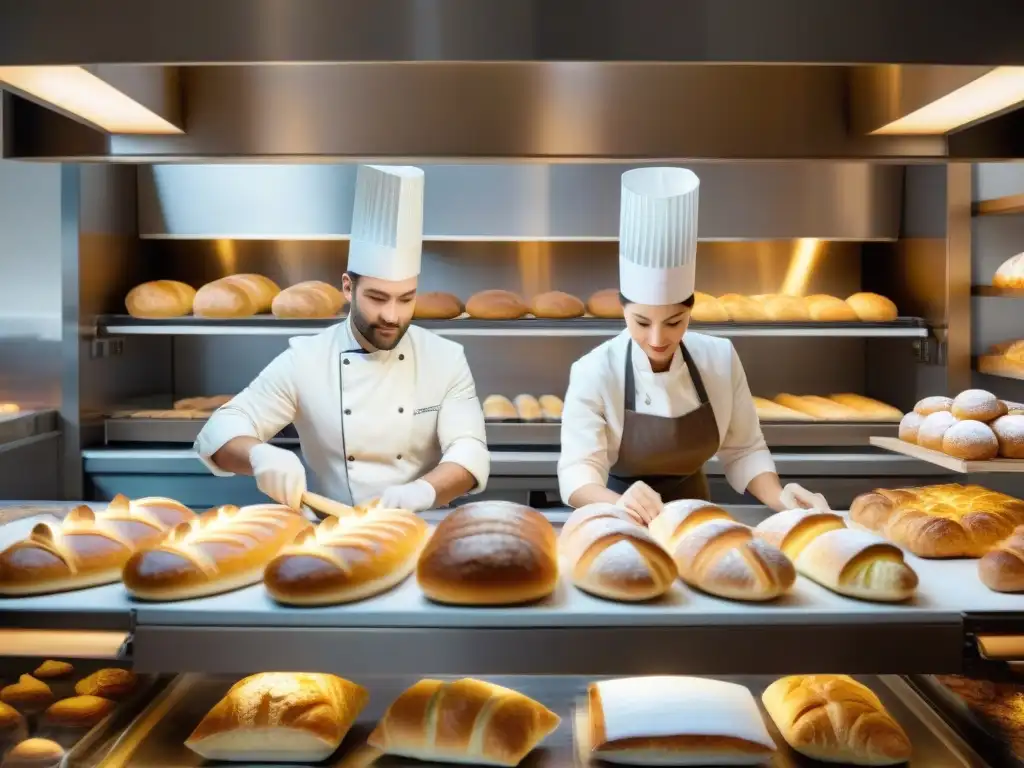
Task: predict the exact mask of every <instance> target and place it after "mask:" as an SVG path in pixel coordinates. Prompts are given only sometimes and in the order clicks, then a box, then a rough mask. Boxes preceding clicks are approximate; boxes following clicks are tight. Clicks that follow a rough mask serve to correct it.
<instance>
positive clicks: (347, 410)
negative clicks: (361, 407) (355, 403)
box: [345, 408, 352, 416]
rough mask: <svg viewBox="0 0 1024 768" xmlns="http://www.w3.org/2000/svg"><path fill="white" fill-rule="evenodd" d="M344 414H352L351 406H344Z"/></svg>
mask: <svg viewBox="0 0 1024 768" xmlns="http://www.w3.org/2000/svg"><path fill="white" fill-rule="evenodd" d="M345 415H346V416H351V415H352V409H351V408H346V409H345Z"/></svg>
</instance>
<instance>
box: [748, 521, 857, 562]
mask: <svg viewBox="0 0 1024 768" xmlns="http://www.w3.org/2000/svg"><path fill="white" fill-rule="evenodd" d="M845 527H846V523H845V522H843V518H841V517H840V516H839V515H837V514H835V513H834V512H821V511H819V510H817V509H786V510H783V511H782V512H777V513H776V514H774V515H772V516H771V517H769V518H767V519H765V520H762V521H761V522H760V523H758V525H757V526H756V527H755V528H754V535H755V536H757V537H758V538H760V539H764V540H765V541H767V542H768V543H769V544H771V545H772V546H773V547H778V548H779V549H781V550H782V553H783V554H784V555H785V556H786V557H788V558H789V559H790V560H792V561H793V562H796V558H797V557H799V556H800V553H801V552H803V551H804V548H805V547H806V546H807V545H808V544H810V543H811V542H812V541H813V540H814V539H816V538H818V537H819V536H820V535H821V534H823V533H825V532H827V531H835V530H838V529H839V528H845Z"/></svg>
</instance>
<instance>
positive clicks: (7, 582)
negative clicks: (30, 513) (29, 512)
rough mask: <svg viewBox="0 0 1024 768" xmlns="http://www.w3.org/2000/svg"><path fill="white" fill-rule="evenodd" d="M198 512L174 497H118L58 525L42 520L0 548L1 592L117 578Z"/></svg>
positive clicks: (43, 589)
mask: <svg viewBox="0 0 1024 768" xmlns="http://www.w3.org/2000/svg"><path fill="white" fill-rule="evenodd" d="M194 517H195V514H194V513H193V512H192V510H190V509H188V508H186V507H184V506H182V505H181V504H179V503H178V502H176V501H173V500H171V499H164V498H160V497H147V498H143V499H137V500H136V501H128V499H126V498H125V497H124V496H121V495H118V496H116V497H114V499H113V501H111V502H110V505H109V506H108V507H107V509H105V510H104V511H102V512H93V511H92V510H91V509H90V508H89V507H85V506H82V507H76V508H75V509H73V510H71V512H69V513H68V515H67V517H65V518H64V520H63V522H61V524H60V525H59V526H57V525H52V524H50V523H39V524H38V525H36V526H35V527H34V528H33V529H32V533H31V534H30V535H29V537H28V538H27V539H24V540H22V541H18V542H15V543H14V544H12V545H11V546H9V547H7V549H5V550H3V552H0V595H15V596H18V595H39V594H45V593H47V592H63V591H65V590H69V589H81V588H83V587H94V586H96V585H98V584H110V583H112V582H115V581H119V580H120V578H121V570H122V569H123V568H124V564H125V563H126V562H128V558H130V557H131V556H132V554H134V553H135V552H136V551H137V550H138V549H141V548H144V547H149V546H153V545H155V544H157V543H158V542H159V541H160V540H161V539H162V538H163V537H164V536H165V535H166V534H167V533H168V532H169V531H170V529H171V528H173V527H174V526H175V525H178V524H179V523H182V522H186V521H188V520H191V519H192V518H194Z"/></svg>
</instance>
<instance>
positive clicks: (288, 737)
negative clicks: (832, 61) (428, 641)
mask: <svg viewBox="0 0 1024 768" xmlns="http://www.w3.org/2000/svg"><path fill="white" fill-rule="evenodd" d="M368 699H369V694H368V693H367V692H366V689H364V688H363V687H362V686H359V685H356V684H355V683H350V682H349V681H348V680H343V679H342V678H340V677H336V676H334V675H327V674H310V673H306V672H261V673H259V674H256V675H251V676H249V677H246V678H244V679H243V680H239V681H238V682H237V683H235V684H234V685H233V686H231V689H230V690H229V691H228V692H227V694H225V696H224V698H222V699H221V700H220V701H219V702H217V704H216V705H215V706H214V707H213V709H211V710H210V711H209V712H208V713H207V715H206V717H204V718H203V719H202V721H200V723H199V725H197V726H196V728H195V730H194V731H192V734H191V735H190V736H189V737H188V739H187V740H186V741H185V746H186V747H188V748H189V749H191V750H192V751H193V752H195V753H196V754H198V755H199V756H201V757H203V758H205V759H207V760H230V761H238V762H248V761H258V762H289V763H315V762H319V761H321V760H324V759H326V758H327V757H328V756H330V755H331V754H332V753H333V752H334V751H335V750H337V749H338V745H340V744H341V740H342V739H343V738H345V734H346V733H348V730H349V728H351V727H352V723H354V722H355V719H356V717H357V716H358V715H359V713H360V711H362V709H363V707H365V706H366V702H367V700H368Z"/></svg>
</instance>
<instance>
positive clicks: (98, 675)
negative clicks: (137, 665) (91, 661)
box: [75, 667, 139, 699]
mask: <svg viewBox="0 0 1024 768" xmlns="http://www.w3.org/2000/svg"><path fill="white" fill-rule="evenodd" d="M138 682H139V679H138V677H137V676H136V675H135V673H134V672H132V671H130V670H127V669H121V668H120V667H106V668H104V669H98V670H96V671H95V672H93V673H92V674H91V675H89V676H88V677H83V678H82V679H81V680H79V681H78V682H77V683H75V693H77V694H78V695H79V696H100V697H102V698H104V699H120V698H122V697H124V696H127V695H128V694H129V693H131V692H132V691H134V690H135V686H136V685H137V684H138Z"/></svg>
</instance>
